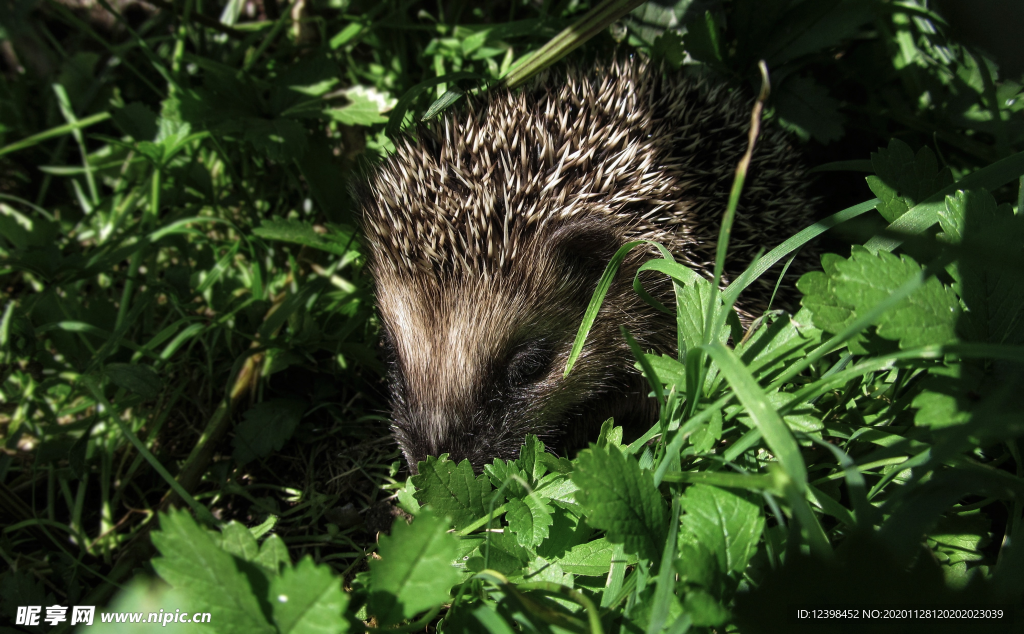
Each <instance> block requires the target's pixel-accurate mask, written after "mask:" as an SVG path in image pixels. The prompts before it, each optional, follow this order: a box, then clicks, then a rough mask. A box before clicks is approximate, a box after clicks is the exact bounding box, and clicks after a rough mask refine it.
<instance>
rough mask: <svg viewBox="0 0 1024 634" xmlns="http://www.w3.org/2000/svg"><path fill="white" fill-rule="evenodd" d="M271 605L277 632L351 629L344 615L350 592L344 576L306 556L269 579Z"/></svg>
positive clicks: (326, 633)
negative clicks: (347, 590)
mask: <svg viewBox="0 0 1024 634" xmlns="http://www.w3.org/2000/svg"><path fill="white" fill-rule="evenodd" d="M269 599H270V605H271V608H272V610H273V619H274V624H275V625H277V630H278V632H281V633H282V634H285V633H287V632H295V633H296V634H298V633H300V632H301V633H302V634H305V633H307V632H308V633H309V634H341V633H342V632H347V631H348V629H349V628H348V621H347V620H345V619H344V618H342V613H344V611H345V606H347V605H348V595H347V594H346V593H345V591H344V590H342V588H341V578H340V577H336V576H334V574H333V573H332V571H331V568H330V567H329V566H326V565H323V566H318V565H316V564H315V563H313V559H312V558H311V557H308V556H307V557H304V558H303V559H302V560H300V561H299V563H297V564H296V565H295V567H294V568H293V567H291V566H289V567H287V568H285V569H284V570H283V571H282V572H281V574H280V575H278V576H275V577H274V578H273V579H272V580H271V582H270V597H269Z"/></svg>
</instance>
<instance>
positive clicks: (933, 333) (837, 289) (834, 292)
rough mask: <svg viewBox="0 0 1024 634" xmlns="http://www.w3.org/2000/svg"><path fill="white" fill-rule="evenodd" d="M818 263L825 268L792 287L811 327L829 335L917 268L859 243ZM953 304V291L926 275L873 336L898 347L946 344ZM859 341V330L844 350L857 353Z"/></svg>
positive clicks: (955, 305) (860, 349)
mask: <svg viewBox="0 0 1024 634" xmlns="http://www.w3.org/2000/svg"><path fill="white" fill-rule="evenodd" d="M821 261H822V265H823V267H824V269H825V271H824V272H820V271H816V272H811V273H807V274H805V275H804V276H803V277H801V278H800V281H799V282H798V283H797V287H798V288H799V289H800V290H801V291H802V292H803V293H804V297H803V299H801V303H802V304H803V305H804V307H805V308H807V309H808V310H809V311H810V312H811V314H812V319H813V321H814V325H815V326H816V327H817V328H820V329H822V330H824V331H826V332H830V333H837V332H840V331H841V330H842V329H843V328H845V327H846V326H847V325H848V324H849V323H851V322H852V321H853V320H854V319H856V317H857V315H860V314H863V313H864V312H865V311H867V310H870V309H871V308H873V307H874V306H875V305H876V304H878V303H880V302H881V301H883V300H884V299H886V298H887V297H889V296H890V295H891V294H892V293H893V291H895V290H896V289H898V288H899V287H900V286H902V285H903V284H904V283H906V282H907V281H908V280H910V279H911V278H912V277H914V276H916V275H919V274H920V273H921V270H922V267H921V265H919V264H918V263H917V262H915V261H914V260H913V259H912V258H910V257H909V256H906V255H903V256H900V257H897V256H895V255H893V254H892V253H888V252H885V251H883V252H880V253H871V252H870V251H868V250H866V249H864V248H863V247H854V248H853V254H852V255H851V256H850V258H849V259H844V258H842V257H839V256H837V255H832V254H829V255H828V256H823V257H822V259H821ZM959 306H960V305H959V301H958V300H957V297H956V294H955V293H954V292H953V290H952V289H951V288H949V287H947V286H943V284H942V282H940V281H939V280H938V279H936V278H931V279H929V280H928V281H927V282H925V284H924V286H923V287H922V288H919V289H918V290H917V291H915V292H914V293H913V294H912V295H911V296H910V297H908V298H906V299H904V300H903V301H902V302H900V303H899V304H897V305H896V306H895V307H893V308H892V309H890V310H889V311H887V312H886V313H885V314H884V315H882V317H881V318H880V319H879V321H878V324H877V332H878V335H879V336H881V337H884V338H886V339H892V340H896V341H898V342H899V345H900V347H901V348H912V347H915V346H922V345H928V344H944V343H949V342H951V341H954V340H955V339H956V336H955V328H956V324H957V319H958V317H959V314H960V307H959ZM863 341H864V339H863V334H862V335H861V339H860V340H859V341H851V345H850V350H851V351H852V352H854V353H857V354H863V353H864V352H865V350H864V348H863V345H862V342H863Z"/></svg>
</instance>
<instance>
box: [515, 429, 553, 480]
mask: <svg viewBox="0 0 1024 634" xmlns="http://www.w3.org/2000/svg"><path fill="white" fill-rule="evenodd" d="M544 453H545V452H544V443H542V442H541V441H540V439H539V438H537V437H536V436H534V435H533V434H530V435H528V436H527V437H526V440H525V441H523V446H522V447H521V448H520V450H519V458H518V459H517V460H516V463H517V464H518V465H519V468H520V469H522V470H523V471H524V472H525V473H526V475H527V476H529V478H528V479H527V482H530V483H534V482H537V481H538V480H540V479H541V478H542V477H544V473H545V472H547V467H545V466H544V460H543V459H542V458H541V456H543V455H544Z"/></svg>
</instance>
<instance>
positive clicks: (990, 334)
mask: <svg viewBox="0 0 1024 634" xmlns="http://www.w3.org/2000/svg"><path fill="white" fill-rule="evenodd" d="M939 225H940V226H941V227H942V231H943V235H944V237H945V238H946V239H947V240H948V241H950V242H953V243H955V244H962V245H963V246H965V247H967V248H968V250H966V251H965V252H964V253H963V254H962V255H961V256H960V258H959V259H958V260H957V262H956V263H955V265H954V268H953V271H952V272H953V275H954V277H955V278H956V284H955V285H954V288H955V289H956V290H957V292H958V294H959V295H960V299H961V300H962V301H963V303H964V305H965V306H966V308H967V311H966V313H965V315H964V316H965V322H966V323H965V324H964V327H963V328H962V329H961V330H962V332H964V333H965V335H966V337H967V338H968V339H969V340H971V341H979V342H988V343H999V344H1008V345H1014V344H1020V343H1024V274H1022V273H1021V272H1020V271H1019V270H1016V269H1015V268H1014V267H1012V266H1006V265H1005V264H1002V263H1001V262H999V260H998V259H997V258H999V257H1002V258H1005V259H1013V258H1020V256H1021V255H1022V254H1024V217H1022V216H1017V215H1014V213H1013V210H1012V209H1011V208H1010V207H1009V205H1003V206H997V205H996V201H995V199H994V198H993V197H992V195H991V194H989V193H988V192H987V191H985V190H970V191H958V192H956V194H955V196H947V197H946V205H945V209H943V210H941V211H940V212H939Z"/></svg>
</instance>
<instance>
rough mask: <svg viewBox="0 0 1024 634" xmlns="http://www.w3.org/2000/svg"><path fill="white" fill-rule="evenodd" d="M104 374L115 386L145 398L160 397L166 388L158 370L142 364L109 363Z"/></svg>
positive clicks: (104, 368) (104, 369)
mask: <svg viewBox="0 0 1024 634" xmlns="http://www.w3.org/2000/svg"><path fill="white" fill-rule="evenodd" d="M103 374H105V375H106V376H107V378H109V379H110V381H111V382H112V383H113V384H114V385H116V386H118V387H123V388H124V389H126V390H128V391H130V392H135V393H136V394H138V395H139V396H141V397H143V398H156V397H158V396H160V391H161V390H162V389H163V387H164V382H163V380H162V379H161V378H160V375H159V374H157V372H156V370H154V369H153V368H151V367H149V366H148V365H145V364H142V363H108V364H107V365H106V366H104V367H103Z"/></svg>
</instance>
